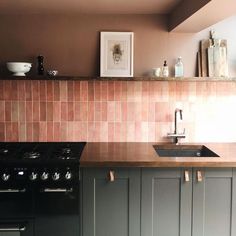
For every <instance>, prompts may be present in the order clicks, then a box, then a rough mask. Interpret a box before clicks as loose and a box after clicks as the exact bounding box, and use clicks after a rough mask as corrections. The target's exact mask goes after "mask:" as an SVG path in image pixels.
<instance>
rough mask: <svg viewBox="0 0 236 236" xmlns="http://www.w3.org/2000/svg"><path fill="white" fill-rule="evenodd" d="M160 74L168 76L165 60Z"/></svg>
mask: <svg viewBox="0 0 236 236" xmlns="http://www.w3.org/2000/svg"><path fill="white" fill-rule="evenodd" d="M162 76H163V77H168V76H169V68H168V65H167V61H164V65H163V67H162Z"/></svg>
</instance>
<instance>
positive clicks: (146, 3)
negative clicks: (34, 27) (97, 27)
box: [0, 0, 181, 14]
mask: <svg viewBox="0 0 236 236" xmlns="http://www.w3.org/2000/svg"><path fill="white" fill-rule="evenodd" d="M0 2H1V4H0V14H44V13H45V14H48V13H53V14H55V13H80V14H168V13H170V12H171V11H172V10H173V9H174V8H175V6H177V5H178V4H179V2H181V0H31V1H29V0H17V1H14V0H0Z"/></svg>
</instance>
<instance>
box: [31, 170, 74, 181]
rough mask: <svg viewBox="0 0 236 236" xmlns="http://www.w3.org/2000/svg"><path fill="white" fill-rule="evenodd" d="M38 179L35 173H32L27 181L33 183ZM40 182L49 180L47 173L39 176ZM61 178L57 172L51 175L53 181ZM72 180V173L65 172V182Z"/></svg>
mask: <svg viewBox="0 0 236 236" xmlns="http://www.w3.org/2000/svg"><path fill="white" fill-rule="evenodd" d="M37 178H38V174H37V173H36V172H32V173H31V174H30V175H29V179H30V180H32V181H34V180H36V179H37ZM40 178H41V180H48V178H49V173H47V172H43V173H42V174H41V176H40ZM60 178H61V174H60V173H59V172H54V173H53V174H52V180H54V181H57V180H59V179H60ZM71 178H72V173H71V172H70V171H67V172H66V174H65V179H66V180H70V179H71Z"/></svg>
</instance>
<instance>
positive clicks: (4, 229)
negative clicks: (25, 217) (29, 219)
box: [0, 225, 26, 232]
mask: <svg viewBox="0 0 236 236" xmlns="http://www.w3.org/2000/svg"><path fill="white" fill-rule="evenodd" d="M25 230H26V227H25V226H24V225H22V226H20V225H19V226H18V227H1V226H0V232H18V231H25Z"/></svg>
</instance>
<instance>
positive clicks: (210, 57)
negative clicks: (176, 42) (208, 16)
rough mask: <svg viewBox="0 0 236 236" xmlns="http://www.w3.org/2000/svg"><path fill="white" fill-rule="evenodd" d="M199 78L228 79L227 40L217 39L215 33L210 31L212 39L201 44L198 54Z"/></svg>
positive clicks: (204, 40) (202, 41)
mask: <svg viewBox="0 0 236 236" xmlns="http://www.w3.org/2000/svg"><path fill="white" fill-rule="evenodd" d="M198 76H202V77H207V76H208V77H228V76H229V75H228V62H227V40H226V39H217V38H215V31H214V30H211V31H210V38H209V39H203V40H201V42H200V52H198Z"/></svg>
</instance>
